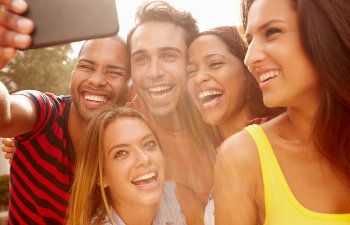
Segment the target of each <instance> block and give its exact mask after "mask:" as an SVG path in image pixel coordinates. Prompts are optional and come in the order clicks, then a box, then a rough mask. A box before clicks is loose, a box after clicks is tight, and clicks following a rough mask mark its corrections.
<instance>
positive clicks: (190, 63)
mask: <svg viewBox="0 0 350 225" xmlns="http://www.w3.org/2000/svg"><path fill="white" fill-rule="evenodd" d="M217 55H218V56H220V57H223V58H225V56H224V55H222V54H220V53H212V54H208V55H205V56H204V57H203V58H204V59H209V58H211V57H213V56H217ZM193 64H194V62H193V61H188V64H187V66H192V65H193Z"/></svg>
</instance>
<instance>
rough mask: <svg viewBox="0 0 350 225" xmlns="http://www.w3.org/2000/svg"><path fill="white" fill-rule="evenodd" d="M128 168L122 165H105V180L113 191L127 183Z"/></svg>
mask: <svg viewBox="0 0 350 225" xmlns="http://www.w3.org/2000/svg"><path fill="white" fill-rule="evenodd" d="M127 168H128V166H125V165H123V164H120V163H105V165H104V171H103V179H104V182H105V184H104V185H107V186H109V187H110V188H111V189H114V188H118V186H121V184H123V183H125V182H127V181H128V180H127V177H128V170H127Z"/></svg>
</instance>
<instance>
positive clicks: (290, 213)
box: [245, 124, 350, 225]
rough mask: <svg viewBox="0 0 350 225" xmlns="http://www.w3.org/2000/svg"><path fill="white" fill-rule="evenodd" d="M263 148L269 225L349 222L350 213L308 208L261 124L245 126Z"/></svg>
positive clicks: (261, 160) (263, 175)
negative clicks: (298, 196)
mask: <svg viewBox="0 0 350 225" xmlns="http://www.w3.org/2000/svg"><path fill="white" fill-rule="evenodd" d="M245 130H247V131H248V132H249V134H250V135H251V136H252V137H253V139H254V141H255V143H256V146H257V148H258V152H259V158H260V164H261V172H262V177H263V183H264V195H265V223H264V224H265V225H345V224H347V225H349V224H350V213H347V214H327V213H318V212H314V211H311V210H308V209H306V208H305V207H304V206H302V205H301V204H300V203H299V202H298V200H297V199H296V198H295V197H294V195H293V193H292V191H291V190H290V188H289V186H288V183H287V181H286V179H285V178H284V175H283V173H282V170H281V168H280V166H279V163H278V161H277V158H276V156H275V153H274V151H273V149H272V147H271V144H270V142H269V140H268V138H267V136H266V135H265V132H264V130H263V129H262V128H261V127H260V126H259V125H256V124H254V125H251V126H248V127H246V128H245Z"/></svg>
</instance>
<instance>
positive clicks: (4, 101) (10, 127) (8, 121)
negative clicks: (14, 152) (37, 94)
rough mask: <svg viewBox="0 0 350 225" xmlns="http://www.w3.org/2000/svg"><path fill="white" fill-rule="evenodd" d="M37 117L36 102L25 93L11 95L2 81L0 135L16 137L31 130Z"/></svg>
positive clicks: (0, 90) (0, 86)
mask: <svg viewBox="0 0 350 225" xmlns="http://www.w3.org/2000/svg"><path fill="white" fill-rule="evenodd" d="M36 119H37V113H36V108H35V105H34V103H33V102H32V101H31V100H30V99H29V98H28V97H26V96H23V95H9V93H8V90H7V88H6V87H5V85H4V84H3V83H1V82H0V137H14V136H17V135H20V134H24V133H27V132H29V131H31V130H32V129H33V128H34V126H35V122H36Z"/></svg>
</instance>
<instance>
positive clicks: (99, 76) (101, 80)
mask: <svg viewBox="0 0 350 225" xmlns="http://www.w3.org/2000/svg"><path fill="white" fill-rule="evenodd" d="M88 81H89V83H90V84H91V85H93V86H94V87H101V86H104V85H106V78H105V75H104V73H103V71H101V70H96V71H94V72H93V73H91V74H90V77H89V79H88Z"/></svg>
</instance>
